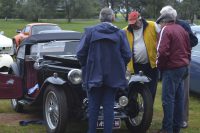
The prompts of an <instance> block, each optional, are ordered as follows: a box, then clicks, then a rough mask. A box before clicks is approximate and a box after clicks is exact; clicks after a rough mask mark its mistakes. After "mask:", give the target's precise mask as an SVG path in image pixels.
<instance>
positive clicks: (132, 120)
mask: <svg viewBox="0 0 200 133" xmlns="http://www.w3.org/2000/svg"><path fill="white" fill-rule="evenodd" d="M137 103H138V106H139V112H138V115H137V116H136V117H129V118H128V119H129V122H130V123H131V125H133V126H139V125H140V124H141V122H142V119H143V115H144V100H143V98H142V96H141V94H138V95H137Z"/></svg>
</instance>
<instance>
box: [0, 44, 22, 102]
mask: <svg viewBox="0 0 200 133" xmlns="http://www.w3.org/2000/svg"><path fill="white" fill-rule="evenodd" d="M24 55H25V46H22V47H20V48H19V51H18V53H17V56H16V62H14V63H13V64H12V73H5V72H4V73H2V72H0V99H18V98H20V97H22V95H23V87H22V83H23V82H22V75H21V74H22V73H23V71H21V69H23V64H21V63H20V62H21V61H20V60H23V59H24Z"/></svg>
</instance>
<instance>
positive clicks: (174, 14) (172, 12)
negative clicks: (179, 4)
mask: <svg viewBox="0 0 200 133" xmlns="http://www.w3.org/2000/svg"><path fill="white" fill-rule="evenodd" d="M160 14H161V15H165V14H169V15H171V16H172V17H174V18H175V19H176V17H177V12H176V10H175V9H174V8H173V7H172V6H170V5H168V6H164V7H163V8H162V9H161V10H160Z"/></svg>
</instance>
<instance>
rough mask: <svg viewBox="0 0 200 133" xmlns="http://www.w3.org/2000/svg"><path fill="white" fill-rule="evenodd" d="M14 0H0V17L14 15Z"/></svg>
mask: <svg viewBox="0 0 200 133" xmlns="http://www.w3.org/2000/svg"><path fill="white" fill-rule="evenodd" d="M14 6H15V0H0V9H1V10H0V17H1V18H12V17H13V16H14Z"/></svg>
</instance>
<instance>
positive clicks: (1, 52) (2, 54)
mask: <svg viewBox="0 0 200 133" xmlns="http://www.w3.org/2000/svg"><path fill="white" fill-rule="evenodd" d="M11 55H13V44H12V39H11V38H8V37H6V36H4V35H3V32H2V31H1V32H0V72H6V71H7V70H8V68H9V67H10V65H11V64H12V63H13V58H12V57H11Z"/></svg>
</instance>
